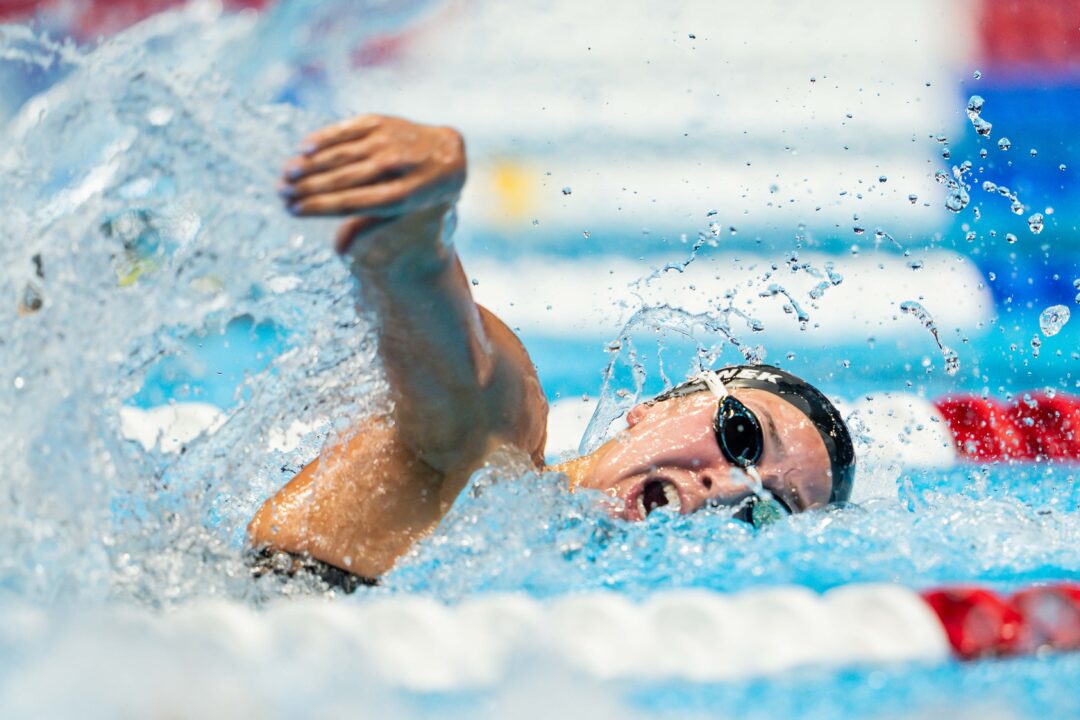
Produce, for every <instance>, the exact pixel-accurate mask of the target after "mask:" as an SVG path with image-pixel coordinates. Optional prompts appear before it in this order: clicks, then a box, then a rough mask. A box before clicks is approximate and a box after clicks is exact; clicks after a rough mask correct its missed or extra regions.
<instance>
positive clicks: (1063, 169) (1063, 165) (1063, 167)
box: [1058, 163, 1065, 172]
mask: <svg viewBox="0 0 1080 720" xmlns="http://www.w3.org/2000/svg"><path fill="white" fill-rule="evenodd" d="M1058 170H1060V171H1061V172H1065V163H1061V164H1060V165H1058Z"/></svg>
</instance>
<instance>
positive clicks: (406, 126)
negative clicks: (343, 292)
mask: <svg viewBox="0 0 1080 720" xmlns="http://www.w3.org/2000/svg"><path fill="white" fill-rule="evenodd" d="M301 147H302V149H303V151H302V154H301V155H299V156H297V157H295V158H293V159H291V160H289V162H288V163H286V165H285V168H284V171H283V175H284V178H283V183H282V186H281V190H280V192H281V194H282V196H283V197H284V198H285V199H286V202H287V203H288V206H289V210H290V212H292V213H294V214H297V215H356V216H359V217H354V218H353V219H352V220H350V221H349V222H347V223H345V225H344V226H343V227H342V229H341V232H339V233H338V250H339V251H342V252H344V250H345V249H346V247H347V246H348V244H349V243H350V242H351V240H352V239H353V238H354V236H355V235H357V234H359V233H362V232H364V231H365V230H368V229H372V228H374V227H375V226H376V225H380V224H382V223H383V222H385V221H386V220H387V219H389V218H395V217H397V216H401V215H406V214H410V213H413V212H415V211H417V210H422V209H428V208H435V207H439V206H448V205H451V204H453V203H454V202H455V201H456V200H457V197H458V194H459V193H460V191H461V187H462V185H464V183H465V145H464V142H463V141H462V138H461V135H460V134H459V133H458V132H457V131H456V130H454V129H452V128H447V127H433V126H429V125H419V124H417V123H412V122H409V121H407V120H402V119H400V118H392V117H385V116H381V115H361V116H359V117H356V118H353V119H351V120H346V121H344V122H340V123H337V124H335V125H331V126H329V127H326V128H323V129H321V130H318V131H316V132H314V133H312V134H311V135H309V136H308V137H307V138H305V139H304V141H303V143H302V146H301Z"/></svg>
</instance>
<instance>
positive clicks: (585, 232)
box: [581, 230, 589, 240]
mask: <svg viewBox="0 0 1080 720" xmlns="http://www.w3.org/2000/svg"><path fill="white" fill-rule="evenodd" d="M581 235H582V237H584V238H585V239H586V240H588V239H589V231H588V230H582V231H581Z"/></svg>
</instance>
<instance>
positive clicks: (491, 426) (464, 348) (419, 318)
mask: <svg viewBox="0 0 1080 720" xmlns="http://www.w3.org/2000/svg"><path fill="white" fill-rule="evenodd" d="M301 147H302V151H301V154H299V155H298V156H296V157H294V158H292V159H291V160H289V161H288V163H287V164H286V165H285V168H284V172H283V180H282V184H281V187H280V193H281V195H282V197H283V198H284V199H285V203H286V205H287V207H288V209H289V211H290V212H292V213H293V214H295V215H298V216H302V217H315V216H326V215H330V216H339V217H342V218H344V222H343V223H342V225H341V226H340V228H339V230H338V232H337V236H336V243H335V244H336V248H337V250H338V252H339V253H340V254H341V256H342V258H343V259H344V261H345V262H347V263H348V264H349V267H350V269H351V271H352V273H353V274H354V276H355V277H356V278H357V279H358V280H359V291H358V294H359V297H358V298H357V302H358V305H359V307H360V308H362V309H363V310H364V311H366V312H371V313H372V314H373V316H374V319H375V328H376V333H377V337H378V343H379V355H380V358H381V360H382V363H383V366H384V368H385V372H386V377H387V379H388V381H389V385H390V390H391V397H392V400H393V409H392V410H391V411H390V413H389V414H388V415H385V416H381V417H371V418H365V419H363V420H362V421H360V425H359V426H358V427H357V428H356V431H355V432H354V433H352V434H351V436H350V437H349V438H348V439H347V440H345V441H344V443H343V444H342V445H341V446H340V447H338V448H335V449H333V450H332V451H331V452H328V453H325V454H324V456H323V457H321V458H320V459H318V460H315V461H314V462H312V463H311V464H310V465H308V466H307V467H305V468H304V469H303V470H302V471H301V472H300V473H299V474H298V475H297V476H296V477H295V478H293V479H292V480H291V481H290V482H289V483H288V484H287V485H286V486H285V487H284V488H283V489H281V490H280V491H279V492H278V493H277V494H276V495H274V496H273V497H271V498H270V499H269V500H267V502H266V503H265V504H264V505H263V506H262V507H261V509H260V510H259V511H258V513H257V514H256V515H255V517H254V519H253V520H252V521H251V524H250V525H249V527H248V533H249V537H250V540H251V543H252V546H253V547H254V548H256V549H257V550H259V551H261V553H262V555H261V557H262V558H263V559H264V560H263V562H262V565H261V567H263V568H267V569H273V570H277V571H286V572H291V571H293V570H295V569H297V568H299V567H308V568H312V569H314V570H316V571H317V572H319V573H320V574H321V575H322V576H323V577H324V578H325V579H327V580H328V581H329V582H330V583H331V584H335V585H339V586H342V587H345V588H346V589H351V588H352V587H354V586H355V585H356V584H357V583H358V582H364V581H369V582H370V581H373V579H375V578H378V577H379V576H380V575H382V574H383V573H385V572H386V571H387V570H389V569H390V568H391V567H392V566H393V564H394V562H395V560H396V559H397V558H398V557H400V556H401V555H402V554H403V553H405V552H406V551H407V550H408V549H409V548H410V546H412V545H413V543H415V542H416V541H417V540H419V539H420V538H422V537H424V536H425V535H426V534H428V533H430V532H431V531H432V530H433V529H434V528H435V527H436V526H437V525H438V523H439V521H440V520H441V519H442V517H443V516H444V515H445V514H446V512H447V511H448V510H449V508H450V506H451V505H452V504H453V502H454V500H455V499H456V498H457V496H458V494H459V493H460V492H461V491H462V489H463V488H464V487H465V485H466V482H467V481H468V479H469V477H470V476H471V475H472V474H473V473H474V472H475V471H476V470H477V469H479V468H481V467H482V466H483V465H484V464H485V462H487V461H489V460H490V459H491V458H492V455H493V453H495V452H496V451H498V450H500V449H502V448H506V447H509V448H513V449H516V450H517V451H520V452H521V453H523V454H524V455H526V456H528V457H529V458H530V459H531V462H532V463H533V464H534V465H535V466H536V467H537V468H538V469H542V470H550V471H557V472H561V473H564V474H565V475H566V477H567V478H568V480H569V485H570V488H571V489H573V488H576V487H581V488H590V489H595V490H599V491H601V492H604V493H607V494H608V495H609V496H610V497H612V498H613V500H614V508H615V509H614V512H616V513H617V514H618V515H619V516H621V517H622V518H624V519H626V520H630V521H636V520H643V519H645V517H646V516H648V515H649V513H650V512H652V511H653V510H655V509H657V508H660V507H666V508H667V509H668V510H674V511H677V512H680V513H683V514H686V513H692V512H694V511H696V510H698V509H700V508H703V507H706V506H730V507H731V508H732V510H733V512H735V513H736V515H737V516H738V517H740V518H742V519H744V520H747V521H749V522H752V523H755V524H761V523H764V522H767V521H768V520H770V519H773V518H775V517H777V516H779V515H783V514H787V513H795V512H802V511H804V510H808V509H810V508H818V507H823V506H826V505H828V504H829V503H831V502H842V501H846V500H847V499H848V497H849V496H850V494H851V485H852V479H853V476H854V470H855V454H854V450H853V447H852V442H851V438H850V436H849V434H848V430H847V428H846V427H845V425H844V423H843V421H842V420H841V417H840V414H839V413H838V412H837V410H836V408H835V407H833V405H832V404H831V403H830V402H829V400H828V399H826V397H825V396H824V395H823V394H821V393H820V392H819V391H817V390H816V389H815V388H813V387H812V386H810V385H809V384H807V383H805V382H804V381H802V380H800V379H798V378H796V377H795V376H793V375H790V374H788V373H786V372H784V371H782V370H780V369H778V368H774V367H770V366H765V365H758V366H740V367H729V368H723V369H721V370H719V371H716V372H711V371H710V372H707V373H704V374H702V375H700V376H698V377H696V378H694V379H691V380H690V381H688V382H686V383H683V384H681V385H677V386H675V387H674V388H672V389H671V390H669V391H667V392H665V393H663V394H661V395H660V396H658V397H656V398H653V399H652V400H650V401H647V402H644V403H641V404H639V405H637V406H636V407H634V408H633V409H632V410H631V411H630V412H629V413H628V414H627V416H626V428H625V429H624V430H623V431H622V432H620V433H618V434H617V435H616V436H615V437H614V438H613V439H611V440H610V441H608V442H607V443H606V444H604V445H603V446H601V447H600V448H599V449H597V450H596V451H595V452H592V453H590V454H588V455H584V456H582V457H578V458H575V459H573V460H570V461H568V462H565V463H563V464H560V465H556V466H552V467H545V466H544V443H545V436H546V426H547V401H546V399H545V395H544V392H543V389H542V388H541V387H540V382H539V380H538V378H537V375H536V371H535V369H534V368H533V365H532V362H531V361H530V358H529V355H528V353H527V352H526V351H525V348H524V347H523V346H522V344H521V342H520V341H519V340H518V338H517V337H516V336H515V335H514V333H513V332H511V330H510V329H509V328H508V327H507V326H506V325H505V324H504V323H503V322H502V321H501V320H499V318H497V317H496V316H495V315H494V314H492V313H491V312H490V311H488V310H486V309H485V308H483V307H481V306H479V305H477V304H476V303H475V302H474V301H473V298H472V295H471V293H470V291H469V283H468V281H467V280H466V276H465V272H464V270H463V269H462V267H461V263H460V262H459V260H458V257H457V255H456V254H455V251H454V247H453V245H452V244H451V243H450V241H449V236H450V233H451V231H452V227H453V208H454V204H455V202H456V201H457V199H458V195H459V193H460V191H461V188H462V186H463V185H464V183H465V174H466V160H465V146H464V143H463V141H462V138H461V135H460V134H459V133H457V132H456V131H455V130H453V129H451V128H447V127H433V126H426V125H419V124H416V123H412V122H408V121H406V120H402V119H398V118H392V117H383V116H378V115H365V116H361V117H357V118H354V119H352V120H347V121H345V122H341V123H338V124H336V125H332V126H330V127H327V128H324V129H321V130H318V131H317V132H315V133H313V134H312V135H310V136H308V137H307V138H306V139H305V140H304V141H303V143H302V145H301ZM283 563H284V564H283Z"/></svg>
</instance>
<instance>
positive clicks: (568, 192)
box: [562, 185, 574, 195]
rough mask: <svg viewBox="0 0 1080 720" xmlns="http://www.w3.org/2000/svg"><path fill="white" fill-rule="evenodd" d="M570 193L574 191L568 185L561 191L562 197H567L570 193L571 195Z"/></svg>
mask: <svg viewBox="0 0 1080 720" xmlns="http://www.w3.org/2000/svg"><path fill="white" fill-rule="evenodd" d="M572 192H574V190H573V189H572V188H571V187H570V186H569V185H567V186H565V187H564V188H563V189H562V194H563V195H569V194H570V193H572Z"/></svg>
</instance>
